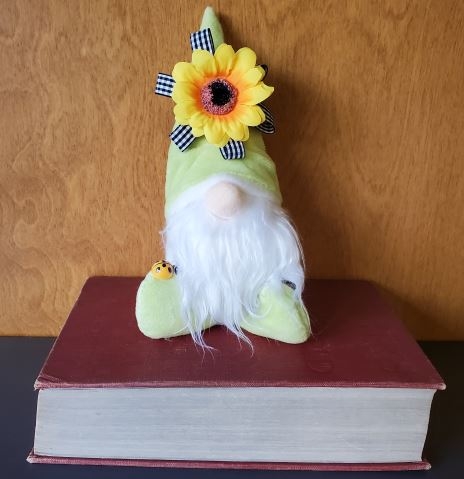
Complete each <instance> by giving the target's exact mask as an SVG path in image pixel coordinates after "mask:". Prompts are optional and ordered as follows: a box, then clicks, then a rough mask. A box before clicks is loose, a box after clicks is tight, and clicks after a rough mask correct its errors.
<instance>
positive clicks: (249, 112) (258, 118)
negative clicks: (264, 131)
mask: <svg viewBox="0 0 464 479" xmlns="http://www.w3.org/2000/svg"><path fill="white" fill-rule="evenodd" d="M236 115H237V116H236V118H237V120H238V121H240V122H242V123H243V124H245V125H248V126H258V125H260V124H261V123H262V122H263V121H264V120H265V116H264V113H263V110H261V108H260V107H259V106H255V105H237V108H236Z"/></svg>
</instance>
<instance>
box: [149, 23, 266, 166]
mask: <svg viewBox="0 0 464 479" xmlns="http://www.w3.org/2000/svg"><path fill="white" fill-rule="evenodd" d="M190 45H191V46H192V50H207V51H208V52H210V53H212V54H214V52H215V48H214V43H213V35H212V34H211V30H210V29H209V28H205V29H204V30H199V31H198V32H194V33H191V34H190ZM261 67H262V68H263V69H264V72H265V73H264V76H266V75H267V72H268V68H267V65H261ZM175 83H176V82H175V80H174V78H172V76H171V75H168V74H166V73H158V77H157V79H156V85H155V88H154V90H153V91H154V92H155V93H156V94H157V95H162V96H168V97H171V96H172V90H173V88H174V84H175ZM259 106H260V107H261V109H262V110H263V112H264V115H265V120H264V121H263V123H261V124H260V125H258V126H257V127H256V128H257V129H258V130H259V131H261V132H263V133H274V132H275V126H274V118H273V117H272V114H271V112H270V111H269V109H268V108H267V107H266V106H264V105H263V104H262V103H260V104H259ZM169 136H170V138H171V140H172V141H173V142H174V143H175V144H176V145H177V147H178V148H179V150H180V151H185V150H186V149H187V148H188V147H189V146H190V145H191V144H192V143H193V142H194V141H195V137H194V136H193V134H192V127H191V126H189V125H177V126H176V127H175V128H174V130H172V132H171V134H170V135H169ZM220 151H221V155H222V157H223V158H224V159H225V160H238V159H243V158H245V146H244V144H243V142H242V141H236V140H232V139H231V140H229V142H228V143H227V144H226V145H225V146H223V147H222V148H220Z"/></svg>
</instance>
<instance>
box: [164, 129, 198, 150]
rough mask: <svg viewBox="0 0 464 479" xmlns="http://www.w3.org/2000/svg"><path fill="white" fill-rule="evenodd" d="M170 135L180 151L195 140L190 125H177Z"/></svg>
mask: <svg viewBox="0 0 464 479" xmlns="http://www.w3.org/2000/svg"><path fill="white" fill-rule="evenodd" d="M169 136H170V138H171V140H172V141H173V142H174V143H175V144H176V145H177V147H178V148H179V150H180V151H185V150H186V149H187V148H188V147H189V146H190V145H191V144H192V143H193V141H194V140H195V137H194V136H193V135H192V127H191V126H188V125H178V126H176V127H175V128H174V130H172V132H171V134H170V135H169Z"/></svg>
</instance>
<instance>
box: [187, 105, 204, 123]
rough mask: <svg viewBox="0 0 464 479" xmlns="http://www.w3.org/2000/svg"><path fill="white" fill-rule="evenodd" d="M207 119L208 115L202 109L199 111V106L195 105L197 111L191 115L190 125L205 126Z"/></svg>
mask: <svg viewBox="0 0 464 479" xmlns="http://www.w3.org/2000/svg"><path fill="white" fill-rule="evenodd" d="M207 120H208V116H207V115H205V114H204V113H203V112H202V111H198V107H195V113H194V114H193V115H192V116H191V117H190V121H189V125H190V126H191V127H192V128H203V125H204V124H205V123H206V122H207Z"/></svg>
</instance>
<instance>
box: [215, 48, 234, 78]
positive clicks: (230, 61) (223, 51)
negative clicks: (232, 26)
mask: <svg viewBox="0 0 464 479" xmlns="http://www.w3.org/2000/svg"><path fill="white" fill-rule="evenodd" d="M214 58H215V59H216V65H217V73H218V74H219V75H224V76H228V75H229V73H230V71H231V69H232V68H233V66H234V59H235V52H234V49H233V48H232V47H231V46H230V45H227V44H226V43H222V44H221V45H219V47H218V48H217V50H216V53H215V54H214Z"/></svg>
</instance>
